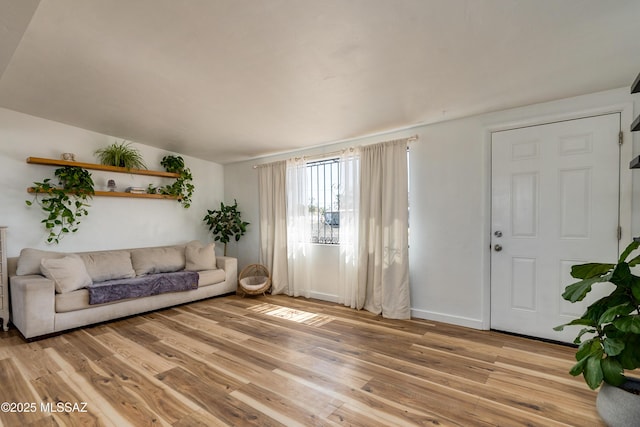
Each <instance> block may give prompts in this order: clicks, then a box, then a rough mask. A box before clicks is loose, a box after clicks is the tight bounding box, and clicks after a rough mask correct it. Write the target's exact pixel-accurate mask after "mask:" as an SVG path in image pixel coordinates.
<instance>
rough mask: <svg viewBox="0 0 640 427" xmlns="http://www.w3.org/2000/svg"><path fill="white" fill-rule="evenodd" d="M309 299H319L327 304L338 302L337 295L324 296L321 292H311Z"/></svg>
mask: <svg viewBox="0 0 640 427" xmlns="http://www.w3.org/2000/svg"><path fill="white" fill-rule="evenodd" d="M309 297H310V298H315V299H319V300H322V301H328V302H335V303H337V302H338V295H333V294H325V293H322V292H313V291H312V292H311V293H310V294H309Z"/></svg>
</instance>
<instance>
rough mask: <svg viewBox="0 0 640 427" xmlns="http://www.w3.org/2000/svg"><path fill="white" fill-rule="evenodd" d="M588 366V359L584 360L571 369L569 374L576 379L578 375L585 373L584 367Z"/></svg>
mask: <svg viewBox="0 0 640 427" xmlns="http://www.w3.org/2000/svg"><path fill="white" fill-rule="evenodd" d="M586 364H587V359H582V360H580V361H578V363H576V364H575V365H573V366H572V367H571V369H570V370H569V374H570V375H572V376H574V377H577V376H578V375H580V374H581V373H583V372H584V365H586Z"/></svg>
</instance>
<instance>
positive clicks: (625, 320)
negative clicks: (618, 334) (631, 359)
mask: <svg viewBox="0 0 640 427" xmlns="http://www.w3.org/2000/svg"><path fill="white" fill-rule="evenodd" d="M613 325H614V326H615V327H616V328H618V329H620V330H621V331H622V332H630V333H632V334H640V316H639V315H637V314H634V315H631V316H620V317H618V318H617V319H615V320H614V321H613Z"/></svg>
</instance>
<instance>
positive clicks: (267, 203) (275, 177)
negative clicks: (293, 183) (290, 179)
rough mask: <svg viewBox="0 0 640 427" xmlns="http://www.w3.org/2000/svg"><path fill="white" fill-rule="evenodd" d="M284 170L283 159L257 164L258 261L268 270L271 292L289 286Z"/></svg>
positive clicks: (282, 291)
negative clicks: (258, 210) (258, 208)
mask: <svg viewBox="0 0 640 427" xmlns="http://www.w3.org/2000/svg"><path fill="white" fill-rule="evenodd" d="M286 173H287V163H286V162H285V161H281V162H275V163H269V164H266V165H260V166H259V167H258V193H259V204H260V263H262V264H264V265H266V266H267V268H268V269H269V271H270V272H271V293H272V294H280V293H286V292H288V288H289V266H288V262H287V189H286Z"/></svg>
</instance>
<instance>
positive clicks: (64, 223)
mask: <svg viewBox="0 0 640 427" xmlns="http://www.w3.org/2000/svg"><path fill="white" fill-rule="evenodd" d="M55 176H56V177H57V178H58V180H59V181H60V183H59V185H58V186H55V185H52V184H51V179H49V178H46V179H44V180H43V181H42V182H34V183H33V184H34V186H33V187H32V188H31V190H30V192H33V193H35V195H34V198H33V201H31V200H26V201H25V203H26V204H27V206H32V205H33V203H34V202H35V203H37V204H38V205H40V207H41V208H42V210H43V211H44V213H45V219H43V220H42V221H41V223H43V224H44V226H45V229H46V230H47V231H49V235H48V236H47V243H51V244H53V243H55V244H58V243H60V240H61V239H62V238H63V237H64V236H65V235H66V234H67V233H75V232H76V231H78V226H79V225H80V218H82V217H84V216H87V214H88V213H89V212H88V210H87V207H89V206H90V205H89V204H88V203H87V200H88V199H90V198H92V196H93V195H94V189H93V185H94V184H93V179H92V178H91V174H90V173H89V172H88V171H87V170H85V169H82V168H79V167H75V166H65V167H62V168H59V169H56V171H55Z"/></svg>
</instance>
